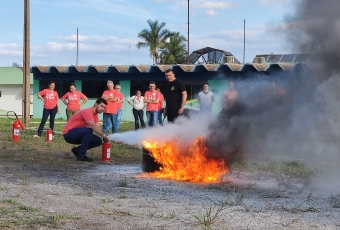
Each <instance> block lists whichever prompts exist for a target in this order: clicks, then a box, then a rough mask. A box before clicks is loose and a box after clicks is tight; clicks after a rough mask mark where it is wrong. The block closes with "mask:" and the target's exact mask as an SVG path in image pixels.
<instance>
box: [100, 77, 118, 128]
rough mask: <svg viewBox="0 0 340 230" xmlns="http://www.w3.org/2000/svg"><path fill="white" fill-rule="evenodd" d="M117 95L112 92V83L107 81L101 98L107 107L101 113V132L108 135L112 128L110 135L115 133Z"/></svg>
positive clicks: (114, 91) (115, 92)
mask: <svg viewBox="0 0 340 230" xmlns="http://www.w3.org/2000/svg"><path fill="white" fill-rule="evenodd" d="M118 97H119V93H118V92H117V91H116V90H114V84H113V81H107V90H105V91H104V92H103V95H102V98H104V99H105V100H106V101H107V106H106V108H105V110H104V113H103V132H104V133H105V134H107V133H108V131H109V129H110V128H111V127H112V133H115V132H116V120H117V98H118Z"/></svg>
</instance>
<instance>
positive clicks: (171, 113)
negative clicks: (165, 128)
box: [166, 110, 180, 122]
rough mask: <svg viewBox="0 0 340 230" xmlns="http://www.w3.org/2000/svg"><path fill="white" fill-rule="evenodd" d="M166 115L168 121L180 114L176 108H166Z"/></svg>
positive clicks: (173, 119) (172, 120)
mask: <svg viewBox="0 0 340 230" xmlns="http://www.w3.org/2000/svg"><path fill="white" fill-rule="evenodd" d="M166 116H167V117H168V122H174V121H175V119H176V118H177V117H179V116H180V115H179V114H178V110H167V111H166Z"/></svg>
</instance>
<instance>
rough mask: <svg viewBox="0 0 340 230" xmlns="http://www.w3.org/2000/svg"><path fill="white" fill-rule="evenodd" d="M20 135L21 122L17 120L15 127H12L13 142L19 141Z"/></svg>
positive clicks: (14, 123)
mask: <svg viewBox="0 0 340 230" xmlns="http://www.w3.org/2000/svg"><path fill="white" fill-rule="evenodd" d="M19 135H20V123H19V121H17V120H15V121H14V122H13V127H12V140H13V142H18V141H19Z"/></svg>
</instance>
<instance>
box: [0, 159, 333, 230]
mask: <svg viewBox="0 0 340 230" xmlns="http://www.w3.org/2000/svg"><path fill="white" fill-rule="evenodd" d="M0 173H1V175H2V176H1V178H0V183H1V184H0V188H2V189H0V198H1V200H4V199H11V198H13V197H15V198H17V199H18V202H20V203H22V204H24V205H27V206H31V207H35V208H38V209H39V210H40V211H41V212H44V213H45V214H46V215H54V214H56V213H58V214H63V215H69V216H74V215H77V216H78V217H79V218H77V219H73V218H69V219H66V220H65V221H63V222H61V223H60V225H59V226H58V227H57V228H59V229H176V230H178V229H205V227H206V229H209V228H207V227H208V224H204V223H203V220H204V219H206V220H212V222H211V225H210V227H211V229H340V209H339V208H340V195H337V194H331V193H330V191H329V190H323V189H320V188H314V187H313V183H311V182H310V181H306V180H301V179H291V178H282V177H277V176H275V175H264V174H249V173H244V172H233V173H230V174H227V175H226V176H225V177H223V179H222V180H221V181H220V182H219V183H216V184H193V183H189V182H178V181H171V180H161V179H157V178H153V177H151V176H150V175H149V174H146V173H143V172H142V170H141V165H123V166H122V165H114V164H100V165H95V164H92V163H82V162H77V163H75V164H74V165H73V166H72V167H71V168H70V169H69V170H67V171H61V170H59V169H53V168H48V167H46V168H36V167H30V166H19V165H3V164H1V163H0ZM195 216H196V217H197V218H195ZM18 229H19V228H18ZM39 229H49V228H48V227H41V228H39Z"/></svg>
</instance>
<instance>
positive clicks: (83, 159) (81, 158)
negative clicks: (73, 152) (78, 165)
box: [78, 156, 92, 162]
mask: <svg viewBox="0 0 340 230" xmlns="http://www.w3.org/2000/svg"><path fill="white" fill-rule="evenodd" d="M78 161H85V162H92V159H91V158H88V157H87V156H83V157H78Z"/></svg>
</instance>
